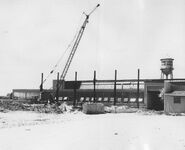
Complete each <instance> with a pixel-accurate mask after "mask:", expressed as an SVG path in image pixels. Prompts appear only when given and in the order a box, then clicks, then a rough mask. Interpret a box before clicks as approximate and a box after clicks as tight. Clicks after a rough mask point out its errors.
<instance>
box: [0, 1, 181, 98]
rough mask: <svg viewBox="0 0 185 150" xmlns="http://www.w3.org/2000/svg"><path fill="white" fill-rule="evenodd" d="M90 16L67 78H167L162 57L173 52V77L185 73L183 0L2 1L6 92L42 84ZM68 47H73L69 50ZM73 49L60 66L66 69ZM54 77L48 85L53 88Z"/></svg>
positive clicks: (0, 74) (0, 63)
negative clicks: (41, 79) (161, 65)
mask: <svg viewBox="0 0 185 150" xmlns="http://www.w3.org/2000/svg"><path fill="white" fill-rule="evenodd" d="M97 3H100V5H101V6H100V7H99V8H98V9H97V10H96V11H95V12H94V13H93V14H92V16H91V17H90V20H89V23H88V25H87V28H86V30H85V32H84V35H83V37H82V40H81V42H80V45H79V47H78V49H77V52H76V54H75V56H74V59H73V62H72V64H71V66H70V69H69V71H68V74H67V76H66V79H67V80H71V79H74V72H75V71H77V72H78V78H79V79H81V80H83V79H92V78H93V71H94V70H96V71H97V78H98V79H113V78H114V70H115V69H117V70H118V78H119V79H128V78H136V77H137V69H138V68H140V70H141V78H160V59H161V58H164V57H172V58H174V59H175V60H174V68H175V69H174V77H176V78H185V1H184V0H0V95H5V94H6V93H8V92H11V91H12V89H22V88H27V89H30V88H38V87H39V84H40V74H41V73H42V72H43V73H44V76H45V77H46V76H47V75H48V73H49V72H50V71H51V70H52V68H53V66H54V65H55V64H56V62H57V61H58V59H59V58H60V57H61V55H62V54H63V53H64V51H65V49H66V48H67V46H68V44H69V43H70V42H71V40H72V39H73V37H74V35H75V33H76V31H77V29H79V26H80V25H81V24H82V23H83V20H84V19H85V18H84V16H83V15H82V12H83V11H85V12H87V13H88V12H89V11H91V10H92V9H93V8H94V7H95V6H96V5H97ZM66 54H68V53H66ZM66 58H67V55H65V57H64V58H63V60H62V61H61V63H60V65H59V67H58V68H57V69H56V72H57V71H59V72H60V73H61V72H62V69H63V67H64V65H65V61H66ZM53 78H56V73H55V74H53V76H51V77H50V78H49V79H48V81H47V83H46V85H45V88H50V87H51V81H52V79H53Z"/></svg>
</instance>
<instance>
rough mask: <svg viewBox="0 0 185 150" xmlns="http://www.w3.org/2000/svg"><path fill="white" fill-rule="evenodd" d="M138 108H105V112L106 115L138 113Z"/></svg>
mask: <svg viewBox="0 0 185 150" xmlns="http://www.w3.org/2000/svg"><path fill="white" fill-rule="evenodd" d="M137 111H138V109H137V108H131V107H129V106H111V107H108V106H106V107H105V112H106V113H134V112H137Z"/></svg>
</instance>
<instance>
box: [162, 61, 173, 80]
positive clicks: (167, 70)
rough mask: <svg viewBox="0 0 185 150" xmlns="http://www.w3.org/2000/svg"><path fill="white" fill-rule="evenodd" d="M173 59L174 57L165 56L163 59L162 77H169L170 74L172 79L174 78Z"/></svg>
mask: <svg viewBox="0 0 185 150" xmlns="http://www.w3.org/2000/svg"><path fill="white" fill-rule="evenodd" d="M173 60H174V59H172V58H163V59H161V79H164V76H166V79H168V75H170V79H173V69H174V68H173Z"/></svg>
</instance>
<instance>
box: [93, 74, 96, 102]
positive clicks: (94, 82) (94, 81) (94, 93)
mask: <svg viewBox="0 0 185 150" xmlns="http://www.w3.org/2000/svg"><path fill="white" fill-rule="evenodd" d="M93 84H94V92H93V95H94V103H95V102H96V71H94V79H93Z"/></svg>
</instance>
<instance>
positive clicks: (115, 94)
mask: <svg viewBox="0 0 185 150" xmlns="http://www.w3.org/2000/svg"><path fill="white" fill-rule="evenodd" d="M116 81H117V70H115V79H114V105H116V97H117V96H116Z"/></svg>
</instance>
